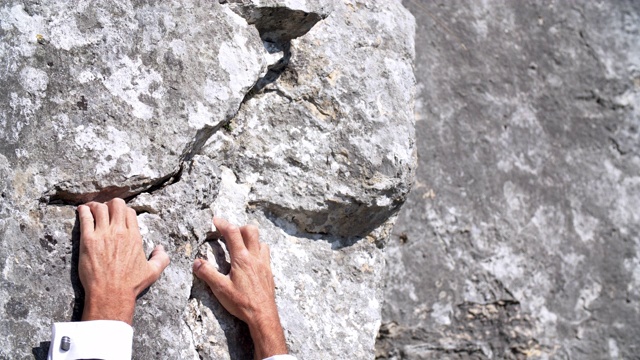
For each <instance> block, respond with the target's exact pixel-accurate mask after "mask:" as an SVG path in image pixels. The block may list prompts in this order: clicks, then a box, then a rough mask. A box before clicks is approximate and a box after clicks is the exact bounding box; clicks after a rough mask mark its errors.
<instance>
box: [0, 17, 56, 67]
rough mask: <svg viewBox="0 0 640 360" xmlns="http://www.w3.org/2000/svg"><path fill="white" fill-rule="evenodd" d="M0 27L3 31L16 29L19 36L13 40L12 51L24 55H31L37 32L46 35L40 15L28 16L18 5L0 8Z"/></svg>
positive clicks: (34, 46)
mask: <svg viewBox="0 0 640 360" xmlns="http://www.w3.org/2000/svg"><path fill="white" fill-rule="evenodd" d="M0 27H1V28H2V30H4V31H11V30H13V29H16V30H18V32H19V33H20V36H18V38H17V39H16V40H15V41H14V44H15V47H14V49H13V51H14V52H17V53H19V54H20V55H22V56H25V57H28V56H33V54H34V52H35V49H36V45H37V42H36V40H37V36H38V34H40V35H43V36H45V37H46V36H47V35H48V32H47V31H46V30H45V29H46V26H45V20H44V19H43V18H42V16H39V15H35V16H29V14H27V13H26V12H25V11H24V9H23V7H22V6H20V5H15V6H13V7H11V8H9V7H4V8H1V9H0Z"/></svg>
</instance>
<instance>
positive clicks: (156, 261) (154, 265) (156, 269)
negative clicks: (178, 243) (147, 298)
mask: <svg viewBox="0 0 640 360" xmlns="http://www.w3.org/2000/svg"><path fill="white" fill-rule="evenodd" d="M170 262H171V260H170V259H169V255H167V252H166V251H164V247H163V246H162V245H158V246H156V248H155V249H153V251H152V252H151V257H150V258H149V261H148V262H147V263H148V264H149V266H150V268H151V274H152V275H151V283H154V282H155V281H156V280H158V279H159V278H160V275H161V274H162V272H163V271H164V269H165V268H166V267H167V266H168V265H169V263H170Z"/></svg>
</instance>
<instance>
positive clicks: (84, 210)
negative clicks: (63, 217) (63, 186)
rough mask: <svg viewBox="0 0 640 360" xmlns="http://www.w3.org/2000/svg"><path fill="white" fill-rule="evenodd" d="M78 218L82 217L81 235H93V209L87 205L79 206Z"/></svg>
mask: <svg viewBox="0 0 640 360" xmlns="http://www.w3.org/2000/svg"><path fill="white" fill-rule="evenodd" d="M78 218H79V219H80V235H81V236H82V235H91V234H93V231H94V230H95V226H96V225H95V223H94V221H93V214H91V209H89V207H88V206H86V205H80V206H78Z"/></svg>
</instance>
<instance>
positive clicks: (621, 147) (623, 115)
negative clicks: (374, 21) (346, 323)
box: [377, 0, 640, 359]
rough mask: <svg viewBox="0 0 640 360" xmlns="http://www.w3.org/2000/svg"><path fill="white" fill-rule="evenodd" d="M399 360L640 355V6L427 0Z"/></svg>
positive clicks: (397, 278) (387, 352)
mask: <svg viewBox="0 0 640 360" xmlns="http://www.w3.org/2000/svg"><path fill="white" fill-rule="evenodd" d="M405 5H406V6H407V7H408V9H410V10H411V12H412V13H413V15H414V16H415V17H416V23H417V31H416V34H417V35H416V63H415V66H416V78H417V81H418V88H419V92H418V95H417V98H416V105H417V106H416V117H417V122H416V131H417V139H418V158H419V167H418V171H417V175H416V184H415V186H414V190H413V191H412V193H411V195H410V197H409V199H408V201H407V204H405V206H404V207H403V209H402V211H401V212H400V215H399V220H398V224H397V225H396V227H395V229H394V237H393V240H392V241H391V242H390V245H389V247H388V248H387V253H386V261H387V264H388V267H387V270H386V274H385V278H386V279H387V280H386V282H387V287H386V290H385V299H386V304H385V305H384V308H383V325H382V328H381V332H380V335H379V339H378V343H377V350H378V356H379V357H380V358H389V359H524V358H527V359H635V358H637V357H638V355H637V354H638V350H639V349H638V340H637V339H638V338H640V330H639V329H640V313H639V312H640V306H639V301H640V260H639V259H640V237H639V236H638V234H639V233H640V225H639V224H640V215H639V214H640V213H639V212H638V209H639V208H640V187H639V184H640V157H639V155H640V152H639V151H640V137H639V135H638V134H639V132H638V129H639V127H640V6H639V4H638V2H633V1H614V2H590V1H577V2H576V1H572V2H562V1H559V2H558V1H555V2H554V1H542V2H540V1H518V2H491V1H489V2H459V1H446V2H438V3H436V2H426V1H417V0H415V1H414V0H410V1H405Z"/></svg>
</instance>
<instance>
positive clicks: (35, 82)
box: [20, 66, 49, 94]
mask: <svg viewBox="0 0 640 360" xmlns="http://www.w3.org/2000/svg"><path fill="white" fill-rule="evenodd" d="M20 85H21V86H22V88H23V89H25V90H26V91H28V92H30V93H32V94H40V92H43V91H45V90H47V86H48V85H49V76H48V75H47V73H46V72H44V71H42V70H40V69H36V68H34V67H31V66H25V67H24V68H23V69H22V70H21V71H20Z"/></svg>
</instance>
